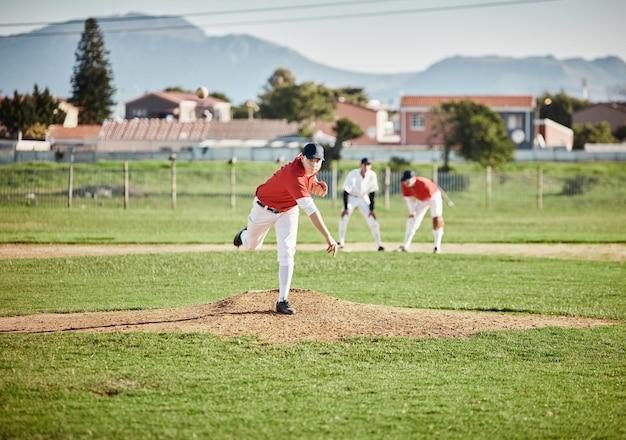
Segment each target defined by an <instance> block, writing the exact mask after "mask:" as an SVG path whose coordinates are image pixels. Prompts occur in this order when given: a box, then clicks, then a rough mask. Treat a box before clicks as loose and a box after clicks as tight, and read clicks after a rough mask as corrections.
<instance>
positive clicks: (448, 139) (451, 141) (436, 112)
mask: <svg viewBox="0 0 626 440" xmlns="http://www.w3.org/2000/svg"><path fill="white" fill-rule="evenodd" d="M450 117H451V114H450V113H449V112H445V111H444V110H443V109H442V108H441V106H435V107H433V108H432V110H431V112H430V120H431V124H432V130H431V134H430V136H429V137H428V143H429V144H430V147H431V148H433V147H434V146H435V145H436V144H440V143H442V144H443V166H442V167H441V171H443V172H445V173H447V172H448V171H450V153H451V152H452V150H453V149H454V148H455V147H457V140H456V138H455V137H454V131H453V126H452V123H451V121H450Z"/></svg>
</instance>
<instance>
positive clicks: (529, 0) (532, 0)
mask: <svg viewBox="0 0 626 440" xmlns="http://www.w3.org/2000/svg"><path fill="white" fill-rule="evenodd" d="M557 1H562V0H513V1H499V2H488V3H472V4H466V5H454V6H435V7H430V8H417V9H401V10H395V11H379V12H363V13H352V14H339V15H321V16H320V15H318V16H313V17H295V18H276V19H264V20H250V21H236V22H225V23H209V24H199V25H193V24H185V25H172V26H159V27H144V28H126V29H122V28H118V29H107V30H103V32H104V33H106V34H114V33H127V32H128V33H130V32H160V31H171V30H188V29H198V28H200V29H210V28H216V27H225V26H242V25H247V26H249V25H260V24H272V23H274V24H275V23H295V22H303V21H322V20H338V19H350V18H366V17H381V16H391V15H401V14H420V13H430V12H444V11H458V10H468V9H485V8H492V7H503V6H518V5H528V4H536V3H551V2H557ZM80 32H82V30H77V31H57V32H38V33H31V34H21V35H13V36H5V37H4V38H29V37H52V36H60V35H74V34H77V33H80Z"/></svg>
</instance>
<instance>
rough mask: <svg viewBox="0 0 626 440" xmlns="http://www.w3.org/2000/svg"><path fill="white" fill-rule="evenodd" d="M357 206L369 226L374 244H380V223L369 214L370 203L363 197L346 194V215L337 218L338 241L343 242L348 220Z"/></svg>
mask: <svg viewBox="0 0 626 440" xmlns="http://www.w3.org/2000/svg"><path fill="white" fill-rule="evenodd" d="M356 208H359V211H361V214H362V215H363V218H365V221H366V222H367V225H368V226H369V227H370V231H372V236H373V237H374V240H375V241H376V246H378V247H380V246H382V243H381V237H380V225H379V224H378V220H376V219H375V218H374V217H371V216H370V204H369V202H368V201H367V200H365V199H364V198H363V197H354V196H348V215H345V216H343V217H341V219H340V220H339V243H340V244H342V245H343V244H345V239H346V232H347V230H348V222H349V221H350V217H351V216H352V212H353V211H354V210H355V209H356Z"/></svg>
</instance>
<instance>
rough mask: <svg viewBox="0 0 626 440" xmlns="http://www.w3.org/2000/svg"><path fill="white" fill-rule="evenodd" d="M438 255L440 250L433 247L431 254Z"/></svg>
mask: <svg viewBox="0 0 626 440" xmlns="http://www.w3.org/2000/svg"><path fill="white" fill-rule="evenodd" d="M440 253H441V249H439V248H438V247H437V246H435V248H434V249H433V254H440Z"/></svg>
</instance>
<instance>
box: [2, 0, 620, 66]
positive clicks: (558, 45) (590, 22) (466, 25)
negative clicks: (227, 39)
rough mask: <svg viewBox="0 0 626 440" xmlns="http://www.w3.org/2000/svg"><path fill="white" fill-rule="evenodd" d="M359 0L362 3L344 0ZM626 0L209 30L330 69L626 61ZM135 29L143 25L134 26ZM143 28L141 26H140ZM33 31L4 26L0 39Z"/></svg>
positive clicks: (134, 1)
mask: <svg viewBox="0 0 626 440" xmlns="http://www.w3.org/2000/svg"><path fill="white" fill-rule="evenodd" d="M346 1H357V0H346ZM504 1H507V0H502V1H500V2H498V1H497V0H386V1H379V2H376V1H374V0H369V1H368V2H360V3H354V4H352V5H339V3H343V0H335V1H334V2H333V1H330V0H295V1H289V0H265V1H263V2H260V1H256V0H230V1H228V2H224V1H211V0H203V1H196V0H179V1H172V0H168V1H164V0H98V1H83V0H55V1H49V0H0V23H13V22H32V21H64V20H69V19H81V18H86V17H88V16H105V15H112V14H125V13H128V12H141V13H145V14H186V13H197V12H210V11H223V10H229V11H232V10H233V9H250V8H259V7H278V6H287V5H310V4H330V5H336V6H326V7H319V8H316V9H300V10H292V11H274V12H250V13H246V14H233V15H217V16H213V17H209V16H205V17H189V18H188V20H189V21H191V22H193V23H194V24H197V25H210V24H215V23H221V24H223V23H232V22H240V21H251V20H266V19H280V18H295V17H308V18H313V17H320V16H329V15H342V14H363V13H371V12H380V11H401V10H406V9H422V8H432V7H440V6H458V5H476V4H485V3H501V2H504ZM625 18H626V0H555V1H546V2H542V3H531V4H521V5H507V6H500V7H490V8H474V9H468V10H451V11H438V12H428V13H407V12H404V13H401V14H397V15H376V16H373V17H366V18H343V19H314V20H312V21H302V22H293V23H272V24H270V23H266V24H257V25H251V24H248V25H228V26H219V27H214V28H211V27H206V28H204V30H205V32H206V33H207V35H225V34H229V33H247V34H251V35H254V36H257V37H260V38H263V39H266V40H269V41H272V42H274V43H278V44H281V45H284V46H288V47H290V48H292V49H294V50H296V51H298V52H300V53H302V54H303V55H305V56H307V57H309V58H311V59H313V60H315V61H317V62H322V63H325V64H328V65H331V66H334V67H339V68H343V69H350V70H357V71H364V72H375V73H382V72H402V71H416V70H422V69H424V68H426V67H428V66H429V65H430V64H432V63H434V62H436V61H439V60H441V59H443V58H445V57H448V56H452V55H503V56H514V57H521V56H528V55H547V54H552V55H555V56H556V57H558V58H567V57H574V56H581V57H583V58H587V59H591V58H597V57H602V56H606V55H617V56H619V57H621V58H622V59H626V25H625V22H626V20H625ZM129 26H138V25H137V24H136V23H133V24H132V25H131V24H129ZM141 26H145V22H144V23H141ZM36 27H41V26H30V27H19V28H15V27H2V26H0V35H8V34H14V33H17V32H24V31H28V30H31V29H35V28H36Z"/></svg>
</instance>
